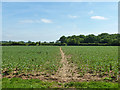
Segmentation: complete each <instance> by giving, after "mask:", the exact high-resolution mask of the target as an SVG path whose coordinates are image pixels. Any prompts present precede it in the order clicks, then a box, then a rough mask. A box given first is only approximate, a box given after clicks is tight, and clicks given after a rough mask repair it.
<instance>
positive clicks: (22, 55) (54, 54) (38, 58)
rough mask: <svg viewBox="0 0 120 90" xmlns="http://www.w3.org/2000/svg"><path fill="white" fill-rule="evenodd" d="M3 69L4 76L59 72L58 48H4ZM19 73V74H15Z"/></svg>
mask: <svg viewBox="0 0 120 90" xmlns="http://www.w3.org/2000/svg"><path fill="white" fill-rule="evenodd" d="M2 49H3V57H2V69H3V72H4V73H3V75H4V74H11V73H14V74H20V73H31V74H35V73H37V72H47V73H53V72H55V71H57V69H58V67H59V65H60V64H59V62H60V59H61V56H60V52H59V48H58V47H49V46H46V47H42V46H41V47H34V46H33V47H31V46H30V47H24V46H23V47H22V46H21V47H20V46H19V47H14V46H13V47H3V48H2ZM15 71H17V72H15Z"/></svg>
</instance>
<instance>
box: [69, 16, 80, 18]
mask: <svg viewBox="0 0 120 90" xmlns="http://www.w3.org/2000/svg"><path fill="white" fill-rule="evenodd" d="M68 17H69V18H78V16H73V15H68Z"/></svg>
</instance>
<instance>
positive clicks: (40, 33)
mask: <svg viewBox="0 0 120 90" xmlns="http://www.w3.org/2000/svg"><path fill="white" fill-rule="evenodd" d="M2 15H3V20H2V22H3V35H2V41H10V40H11V41H29V40H30V41H41V42H44V41H46V42H52V41H54V42H55V41H56V40H58V39H59V38H60V37H61V36H72V35H80V34H82V35H89V34H94V35H98V34H101V33H109V34H116V33H118V3H117V2H91V3H89V2H78V3H75V2H59V3H58V2H45V3H43V2H37V3H35V2H22V3H20V2H17V3H16V2H3V4H2Z"/></svg>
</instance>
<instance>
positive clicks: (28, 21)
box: [19, 19, 52, 23]
mask: <svg viewBox="0 0 120 90" xmlns="http://www.w3.org/2000/svg"><path fill="white" fill-rule="evenodd" d="M19 22H20V23H41V22H43V23H52V21H51V20H48V19H40V20H31V19H29V20H21V21H19Z"/></svg>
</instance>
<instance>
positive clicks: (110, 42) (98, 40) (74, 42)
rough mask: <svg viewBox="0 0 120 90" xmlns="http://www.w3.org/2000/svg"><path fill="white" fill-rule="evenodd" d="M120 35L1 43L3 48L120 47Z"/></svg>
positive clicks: (79, 36)
mask: <svg viewBox="0 0 120 90" xmlns="http://www.w3.org/2000/svg"><path fill="white" fill-rule="evenodd" d="M119 37H120V34H108V33H101V34H99V35H94V34H89V35H78V36H77V35H73V36H67V37H66V36H61V37H60V39H59V40H56V42H41V41H38V42H32V41H28V42H24V41H18V42H16V41H1V42H0V44H1V45H2V46H14V45H19V46H41V45H44V46H45V45H46V46H48V45H50V46H119V45H120V40H119Z"/></svg>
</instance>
